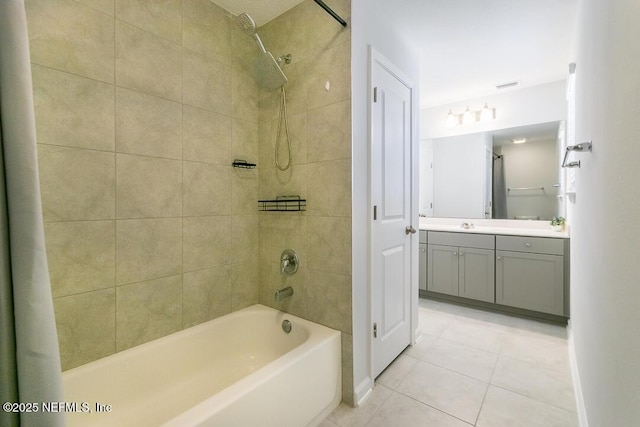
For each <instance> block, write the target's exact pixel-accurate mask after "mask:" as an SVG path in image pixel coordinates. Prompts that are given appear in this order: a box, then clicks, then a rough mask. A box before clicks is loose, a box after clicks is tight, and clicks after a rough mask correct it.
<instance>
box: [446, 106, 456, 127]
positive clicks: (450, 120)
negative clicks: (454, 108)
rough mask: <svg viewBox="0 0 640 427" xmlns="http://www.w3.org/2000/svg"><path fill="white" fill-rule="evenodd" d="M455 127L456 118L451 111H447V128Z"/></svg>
mask: <svg viewBox="0 0 640 427" xmlns="http://www.w3.org/2000/svg"><path fill="white" fill-rule="evenodd" d="M455 125H456V116H454V115H453V113H452V112H451V110H449V114H447V126H448V127H454V126H455Z"/></svg>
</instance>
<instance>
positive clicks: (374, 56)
mask: <svg viewBox="0 0 640 427" xmlns="http://www.w3.org/2000/svg"><path fill="white" fill-rule="evenodd" d="M375 63H377V64H379V65H380V66H382V67H383V68H385V69H386V70H387V71H388V72H389V73H391V74H392V75H393V76H394V77H396V78H397V79H398V80H399V81H400V82H402V83H403V84H404V85H405V86H406V87H407V88H409V91H410V97H411V114H410V115H409V116H410V121H411V123H410V130H411V138H410V140H411V143H410V144H411V156H410V157H411V162H410V165H409V168H410V186H411V189H410V204H411V208H410V211H411V225H413V227H414V228H416V230H418V229H419V216H418V210H419V200H418V181H419V174H418V172H419V160H420V159H419V138H418V96H419V92H418V86H417V84H416V83H415V82H413V81H412V80H411V79H409V78H408V77H407V75H406V74H405V73H404V72H403V71H402V70H401V69H400V68H398V67H397V66H396V65H395V64H394V63H393V62H392V61H390V60H389V59H388V58H387V57H385V56H384V55H382V54H381V53H380V52H378V51H377V50H376V49H375V48H374V47H373V46H371V45H369V61H368V89H369V99H368V111H367V116H368V117H367V118H368V135H367V142H368V147H367V149H368V156H367V163H368V164H367V169H368V179H369V183H368V187H369V188H368V191H367V193H368V194H367V203H368V211H369V212H368V215H367V219H368V247H369V251H368V252H369V253H368V256H367V263H368V265H367V273H368V276H369V280H368V284H367V290H368V294H369V301H368V309H367V327H368V334H369V339H368V343H369V354H368V358H367V360H368V374H369V378H371V382H372V385H373V382H374V381H375V378H374V376H373V371H374V367H373V348H374V342H373V340H374V338H373V332H372V328H373V304H374V300H373V295H374V292H373V263H372V260H373V202H372V185H373V183H374V182H375V180H374V177H373V176H372V168H371V165H372V160H373V159H372V156H373V152H372V149H371V147H372V139H373V120H372V116H373V89H374V86H373V67H374V64H375ZM419 235H420V233H419V232H417V233H415V234H412V235H410V237H411V243H410V247H411V258H410V265H411V272H410V278H411V279H410V280H411V283H410V288H411V289H410V301H409V309H410V317H411V324H410V332H411V336H410V345H413V344H415V342H416V338H417V336H418V298H419V296H418V269H419V246H418V242H419Z"/></svg>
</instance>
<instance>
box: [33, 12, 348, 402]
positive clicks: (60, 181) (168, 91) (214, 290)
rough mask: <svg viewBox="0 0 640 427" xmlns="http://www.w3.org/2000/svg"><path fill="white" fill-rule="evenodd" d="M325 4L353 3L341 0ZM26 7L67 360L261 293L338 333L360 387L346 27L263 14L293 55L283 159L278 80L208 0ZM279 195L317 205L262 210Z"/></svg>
mask: <svg viewBox="0 0 640 427" xmlns="http://www.w3.org/2000/svg"><path fill="white" fill-rule="evenodd" d="M327 3H328V4H329V5H330V6H331V7H332V8H334V9H335V10H336V11H337V12H338V13H340V14H341V15H342V16H343V17H345V18H346V19H348V18H349V17H350V1H349V0H329V1H328V2H327ZM27 16H28V23H29V28H30V30H31V31H30V39H31V54H32V64H33V80H34V96H35V103H36V126H37V132H38V142H39V156H40V157H39V160H40V174H41V181H42V200H43V208H44V218H45V232H46V238H47V252H48V255H49V263H50V270H51V277H52V286H53V294H54V304H55V310H56V317H57V323H58V333H59V339H60V345H61V353H62V361H63V368H64V369H68V368H71V367H74V366H78V365H81V364H83V363H87V362H89V361H91V360H94V359H98V358H100V357H104V356H107V355H109V354H112V353H114V352H116V351H120V350H123V349H126V348H129V347H131V346H134V345H137V344H140V343H143V342H146V341H149V340H152V339H155V338H158V337H160V336H163V335H166V334H169V333H172V332H174V331H177V330H180V329H182V328H186V327H189V326H192V325H195V324H198V323H201V322H204V321H206V320H209V319H212V318H215V317H218V316H221V315H224V314H226V313H229V312H231V311H234V310H238V309H241V308H244V307H246V306H248V305H251V304H254V303H256V302H258V301H259V302H261V303H263V304H267V305H270V306H274V307H277V308H280V309H283V310H286V311H289V312H292V313H294V314H296V315H300V316H302V317H305V318H308V319H310V320H312V321H315V322H318V323H322V324H325V325H327V326H329V327H332V328H335V329H338V330H340V331H342V332H343V339H342V348H343V357H342V359H343V396H344V399H345V400H346V401H347V402H351V401H352V398H353V396H352V389H353V385H352V382H353V380H352V338H351V333H352V331H351V304H352V301H351V121H350V117H351V88H350V78H351V77H350V72H349V70H350V57H351V55H350V30H349V29H348V28H347V29H343V27H342V26H340V25H339V24H338V23H336V22H335V21H334V20H333V19H332V18H331V17H330V16H328V15H327V14H326V13H325V12H324V11H322V9H320V8H319V7H318V6H317V5H315V3H313V2H312V1H311V0H306V1H305V2H303V3H301V4H300V5H298V6H296V7H295V8H293V9H291V10H290V11H288V12H287V13H285V14H284V15H282V16H281V17H279V18H276V19H275V20H274V21H272V22H270V23H268V24H267V25H265V26H263V27H262V28H260V34H261V36H262V38H263V40H264V42H265V45H266V46H267V48H268V49H269V50H271V51H272V53H273V54H274V55H275V56H276V57H278V56H280V55H283V54H286V53H291V54H292V56H293V63H292V64H290V65H287V66H285V67H284V71H285V73H286V74H287V76H288V78H289V83H288V84H287V86H286V90H287V96H288V109H289V123H290V131H291V137H292V144H293V166H292V168H290V169H289V170H288V171H285V172H281V171H279V170H277V169H276V168H275V163H274V159H273V157H274V154H273V153H274V148H275V136H276V132H277V124H278V122H277V118H278V107H279V104H278V103H279V92H278V91H269V92H267V91H264V90H261V89H260V88H259V86H258V84H257V82H256V80H255V79H254V78H252V77H251V76H250V75H249V67H250V63H251V58H254V57H255V55H256V51H257V50H256V46H255V44H254V43H253V41H252V40H251V39H250V38H248V37H246V36H245V35H243V34H241V33H240V32H239V30H238V29H237V28H236V26H235V24H234V23H233V21H232V20H231V18H230V17H229V16H228V14H226V12H224V11H223V10H222V9H220V8H218V7H217V6H215V5H213V4H212V3H211V2H210V1H209V0H165V1H162V2H149V1H142V0H77V1H75V0H27ZM327 82H328V83H329V89H327V88H326V83H327ZM281 153H283V154H284V152H282V151H281ZM234 158H244V159H247V160H249V161H253V162H257V163H258V169H256V170H243V169H234V168H231V167H230V163H231V161H232V160H233V159H234ZM282 194H299V195H301V196H302V197H305V198H306V199H307V201H308V210H307V211H306V212H302V213H261V214H258V212H257V209H256V200H257V199H259V198H270V197H275V196H277V195H282ZM286 248H293V249H295V250H296V251H297V252H298V254H299V256H300V260H301V266H300V270H299V272H298V273H297V274H296V275H294V276H291V277H283V276H282V275H281V274H280V271H279V264H278V260H279V256H280V253H281V252H282V250H283V249H286ZM256 260H257V261H256ZM284 286H292V287H293V288H294V289H295V294H294V296H293V297H292V298H290V299H288V300H286V301H284V302H281V303H278V304H276V303H275V302H274V301H273V292H274V290H275V289H277V288H281V287H284Z"/></svg>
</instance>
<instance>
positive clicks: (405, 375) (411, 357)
mask: <svg viewBox="0 0 640 427" xmlns="http://www.w3.org/2000/svg"><path fill="white" fill-rule="evenodd" d="M400 356H405V357H408V358H410V359H414V360H415V362H414V363H413V366H412V367H411V369H409V370H408V371H407V373H406V374H404V375H403V376H402V379H400V381H398V385H397V386H395V387H391V386H388V385H385V384H382V383H380V385H381V386H383V387H386V388H388V389H389V390H392V391H396V390H397V388H398V387H400V384H402V383H403V382H404V380H406V379H407V377H408V376H409V374H410V373H411V372H412V371H413V370H414V369H415V367H416V365H417V364H418V363H419V362H420V361H421V360H420V359H418V358H416V357H413V356H409V355H407V354H404V353H400ZM398 357H399V356H398ZM397 360H398V358H396V359H395V360H394V361H393V362H391V364H390V365H389V366H387V368H385V370H386V369H388V368H389V367H391V365H392V364H393V363H394V362H395V361H397ZM383 372H384V371H383Z"/></svg>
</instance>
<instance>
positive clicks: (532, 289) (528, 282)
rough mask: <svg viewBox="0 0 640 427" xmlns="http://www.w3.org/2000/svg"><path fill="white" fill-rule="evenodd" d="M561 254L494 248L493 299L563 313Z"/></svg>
mask: <svg viewBox="0 0 640 427" xmlns="http://www.w3.org/2000/svg"><path fill="white" fill-rule="evenodd" d="M563 258H564V257H563V256H561V255H543V254H533V253H524V252H508V251H496V302H497V303H498V304H504V305H510V306H513V307H520V308H525V309H527V310H534V311H539V312H542V313H549V314H557V315H559V316H562V315H563V314H564V270H563Z"/></svg>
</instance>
